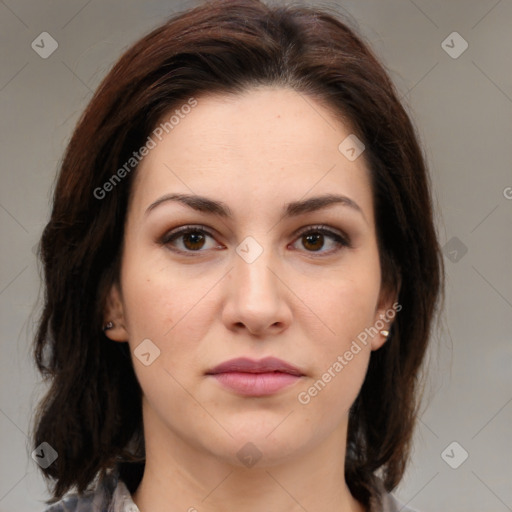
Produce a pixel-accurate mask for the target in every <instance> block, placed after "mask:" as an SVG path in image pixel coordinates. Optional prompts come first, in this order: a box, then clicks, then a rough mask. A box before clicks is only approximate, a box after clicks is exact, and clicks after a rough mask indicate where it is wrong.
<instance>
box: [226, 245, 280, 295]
mask: <svg viewBox="0 0 512 512" xmlns="http://www.w3.org/2000/svg"><path fill="white" fill-rule="evenodd" d="M236 252H237V257H236V263H235V269H234V271H235V276H234V277H235V281H236V282H237V289H238V290H239V292H240V293H243V294H244V295H245V299H246V300H250V301H252V300H255V301H256V303H257V302H258V299H262V300H263V299H264V300H265V301H266V302H267V303H268V302H269V301H272V300H273V298H274V296H275V294H276V293H277V292H278V290H277V286H276V285H277V283H276V282H275V281H276V276H275V274H274V272H271V271H270V269H271V268H272V267H273V266H275V257H274V255H273V254H272V249H271V248H270V244H269V243H265V246H264V245H263V244H262V243H260V242H258V241H257V240H256V239H255V238H253V237H247V238H246V239H245V240H244V241H242V243H240V245H239V246H238V247H237V249H236ZM240 299H243V297H240Z"/></svg>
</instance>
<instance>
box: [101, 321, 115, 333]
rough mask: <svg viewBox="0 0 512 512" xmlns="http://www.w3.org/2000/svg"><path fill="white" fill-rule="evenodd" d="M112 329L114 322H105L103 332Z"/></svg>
mask: <svg viewBox="0 0 512 512" xmlns="http://www.w3.org/2000/svg"><path fill="white" fill-rule="evenodd" d="M112 327H114V322H112V321H110V322H107V323H106V324H105V325H104V326H103V331H108V330H109V329H112Z"/></svg>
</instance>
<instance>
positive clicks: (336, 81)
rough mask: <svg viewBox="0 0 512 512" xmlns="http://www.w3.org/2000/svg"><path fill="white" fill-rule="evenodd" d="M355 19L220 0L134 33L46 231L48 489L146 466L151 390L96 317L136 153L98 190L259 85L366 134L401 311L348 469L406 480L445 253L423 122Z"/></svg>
mask: <svg viewBox="0 0 512 512" xmlns="http://www.w3.org/2000/svg"><path fill="white" fill-rule="evenodd" d="M349 25H350V24H349V23H348V21H347V20H346V19H345V18H344V17H342V16H341V15H340V14H339V13H337V12H334V11H333V10H331V9H330V8H326V7H323V8H317V7H313V6H304V5H281V6H270V5H267V4H265V3H263V2H261V1H259V0H211V1H208V2H205V3H202V4H200V5H198V6H196V7H195V8H193V9H189V10H187V11H184V12H181V13H179V14H177V15H175V16H173V17H172V18H170V19H168V20H167V21H166V22H165V23H163V24H162V25H161V26H159V27H158V28H156V29H154V30H153V31H151V32H150V33H149V34H147V35H146V36H144V37H143V38H142V39H140V40H139V41H137V42H136V43H135V44H134V45H133V46H131V47H130V48H129V49H128V50H127V51H126V52H125V53H124V54H123V55H122V56H121V58H120V59H119V60H118V62H117V63H116V64H115V65H114V66H113V67H112V69H111V70H110V72H109V73H108V74H107V76H106V77H105V78H104V79H103V81H102V83H101V84H100V85H99V87H98V89H97V90H96V92H95V94H94V96H93V97H92V99H91V101H90V102H89V104H88V106H87V107H86V109H85V111H84V112H83V114H82V116H81V117H80V119H79V121H78V123H77V126H76V128H75V130H74V132H73V135H72V137H71V139H70V142H69V144H68V146H67V148H66V151H65V154H64V157H63V160H62V162H61V166H60V171H59V175H58V180H57V183H56V186H55V190H54V196H53V204H52V211H51V216H50V219H49V222H48V223H47V225H46V227H45V229H44V231H43V234H42V237H41V240H40V245H39V258H40V262H41V264H42V268H43V271H44V290H45V295H44V304H43V309H42V313H41V316H40V318H39V323H38V330H37V333H36V336H35V340H34V346H33V350H34V358H35V362H36V365H37V368H38V370H39V371H40V372H41V374H42V375H43V377H44V378H45V380H47V381H49V383H50V387H49V389H48V390H47V393H46V395H45V396H44V397H43V398H42V399H41V401H40V402H39V404H38V407H37V411H36V415H35V419H34V421H33V426H32V432H31V434H32V440H33V446H34V448H35V447H37V446H38V445H39V444H40V443H42V442H48V443H49V444H50V445H51V446H52V447H53V448H54V449H55V450H56V451H57V453H58V458H57V460H55V461H54V462H53V463H52V464H51V465H50V466H48V467H47V468H45V469H41V471H42V473H43V475H44V477H45V478H46V480H47V481H49V480H52V481H53V483H54V488H53V490H52V496H53V498H52V499H50V500H47V503H50V502H54V501H57V500H58V499H60V498H61V497H62V496H63V495H64V494H65V492H66V491H67V490H68V489H70V488H71V487H75V488H76V489H77V490H78V492H79V493H82V492H84V491H86V490H87V489H88V487H89V486H90V485H91V484H92V483H93V481H94V480H95V479H96V478H100V477H102V476H104V475H105V474H106V472H107V471H108V470H109V469H110V468H113V467H114V466H117V467H118V468H119V469H120V471H121V476H122V478H123V479H124V481H125V482H126V483H127V485H128V487H129V489H130V490H131V491H132V492H133V491H134V490H135V489H136V487H137V485H138V483H139V482H140V480H141V478H142V473H143V470H144V457H145V451H144V439H143V434H142V409H141V398H142V391H141V388H140V385H139V383H138V381H137V378H136V376H135V373H134V370H133V366H132V361H131V357H130V353H129V348H128V344H127V343H123V344H120V343H117V342H113V341H111V340H109V339H108V338H107V337H106V336H105V335H104V333H103V331H102V328H101V327H102V320H103V316H102V314H103V308H104V305H105V300H106V296H107V292H108V290H109V289H110V288H111V286H112V285H113V284H114V283H116V282H118V279H119V269H120V258H121V248H122V242H123V230H124V221H125V216H126V211H127V204H128V198H129V194H130V190H131V184H132V183H133V178H134V175H135V173H136V167H135V168H134V169H133V171H131V172H127V173H125V175H123V180H122V182H121V183H116V184H115V186H112V187H110V189H111V190H109V194H108V197H106V198H105V199H101V198H99V197H98V195H99V194H98V192H97V191H98V190H99V189H101V188H102V187H104V184H105V183H107V182H108V181H109V180H110V179H111V178H112V176H113V175H114V174H116V172H118V170H119V169H120V168H121V166H123V164H124V163H126V162H127V161H129V160H130V158H131V157H132V156H133V152H134V150H136V149H138V148H140V147H141V146H143V144H144V143H145V141H146V140H147V138H148V136H149V135H150V133H152V130H154V129H155V126H157V123H158V122H159V121H160V120H161V118H162V116H163V115H164V114H166V113H168V112H170V111H171V109H173V108H174V107H176V106H179V105H181V104H183V103H184V102H186V101H187V99H189V98H190V97H200V96H201V95H202V94H208V93H221V94H239V93H242V92H245V91H247V90H250V88H251V87H254V86H258V85H272V86H279V87H287V88H292V89H293V90H295V91H297V92H299V93H301V94H303V95H305V96H306V97H310V98H314V99H315V100H317V101H318V102H320V103H321V104H322V105H324V106H325V107H326V108H328V109H329V111H330V112H332V113H333V114H334V115H335V116H336V117H337V119H340V120H343V121H344V122H347V121H348V122H349V123H350V126H351V129H352V131H353V133H355V134H356V135H357V137H358V138H359V139H360V140H361V141H363V143H364V144H365V146H366V150H365V158H366V161H367V164H368V167H369V171H370V174H371V183H372V194H373V200H374V206H375V219H376V228H377V238H378V245H379V255H380V262H381V268H382V276H383V277H382V279H383V283H382V284H383V285H384V286H389V287H392V288H393V289H396V290H398V289H399V295H398V302H399V303H400V305H402V310H401V311H400V313H399V314H398V315H397V316H396V318H395V321H394V323H393V325H392V328H391V331H390V336H389V339H388V340H387V342H386V343H385V344H384V345H383V346H382V347H381V348H380V349H379V350H377V351H375V352H372V354H371V358H370V363H369V367H368V371H367V375H366V378H365V381H364V383H363V385H362V387H361V390H360V392H359V394H358V396H357V398H356V400H355V402H354V404H353V406H352V407H351V410H350V415H349V425H348V438H347V450H346V459H345V477H346V480H347V485H348V486H349V489H350V491H351V493H352V494H353V496H354V497H355V498H356V499H358V500H359V501H361V502H362V503H363V504H366V505H367V504H368V503H369V502H370V499H372V497H373V496H377V497H378V496H379V493H380V492H381V491H379V489H380V487H379V485H378V479H379V478H381V479H382V482H383V484H384V488H385V489H386V490H387V491H391V490H393V489H394V488H395V487H396V486H397V485H398V483H399V482H400V480H401V479H402V477H403V474H404V471H405V468H406V464H407V462H408V459H409V456H410V448H411V439H412V434H413V429H414V425H415V421H416V416H417V413H418V405H419V399H418V398H419V395H420V393H419V391H420V387H419V384H420V381H419V379H418V375H419V373H420V370H421V366H422V362H423V360H424V356H425V353H426V349H427V346H428V341H429V339H430V336H431V331H432V325H433V320H434V318H435V316H436V312H437V310H438V309H439V303H440V299H441V297H442V291H443V281H444V269H443V260H442V256H441V251H440V248H439V244H438V239H437V235H436V230H435V225H434V218H433V217H434V215H433V204H432V198H431V192H430V188H431V185H430V181H429V176H428V171H427V167H426V162H425V157H424V156H423V154H422V150H421V147H420V144H419V142H418V136H417V134H416V131H415V128H414V126H413V124H412V122H411V119H410V118H409V116H408V114H407V113H406V111H405V108H404V107H403V105H402V104H401V102H400V100H399V95H398V93H397V91H396V89H395V87H394V85H393V84H392V82H391V80H390V78H389V76H388V74H387V72H386V71H385V69H384V66H383V65H382V64H381V63H380V62H379V60H378V59H377V58H376V56H375V54H374V53H373V52H372V50H371V49H370V47H369V45H368V44H367V43H365V42H364V39H363V37H362V36H360V35H358V34H357V31H356V29H354V28H351V27H350V26H349ZM125 169H126V168H125ZM118 175H119V174H118ZM95 191H96V192H95ZM378 474H379V475H380V476H377V475H378Z"/></svg>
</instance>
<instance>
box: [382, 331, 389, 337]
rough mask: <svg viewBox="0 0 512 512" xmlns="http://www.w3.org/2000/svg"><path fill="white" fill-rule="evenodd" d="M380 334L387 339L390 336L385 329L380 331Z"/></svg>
mask: <svg viewBox="0 0 512 512" xmlns="http://www.w3.org/2000/svg"><path fill="white" fill-rule="evenodd" d="M380 333H381V334H382V336H384V337H385V338H387V337H388V336H389V331H386V330H385V329H383V330H382V331H380Z"/></svg>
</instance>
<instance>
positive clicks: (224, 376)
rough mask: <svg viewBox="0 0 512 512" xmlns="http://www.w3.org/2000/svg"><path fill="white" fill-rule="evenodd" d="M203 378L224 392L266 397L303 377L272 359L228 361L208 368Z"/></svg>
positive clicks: (300, 373) (295, 370)
mask: <svg viewBox="0 0 512 512" xmlns="http://www.w3.org/2000/svg"><path fill="white" fill-rule="evenodd" d="M206 375H208V376H210V377H212V378H213V379H214V380H215V381H217V382H218V383H219V384H220V385H221V386H222V387H223V388H224V389H227V390H229V391H231V392H234V393H236V394H238V395H243V396H251V397H258V396H260V397H261V396H267V395H272V394H275V393H277V392H278V391H280V390H282V389H284V388H287V387H289V386H291V385H293V384H295V383H297V382H298V381H299V380H300V379H301V377H303V376H304V374H303V373H302V372H301V370H299V368H297V367H295V366H293V365H292V364H290V363H287V362H286V361H283V360H281V359H277V358H275V357H266V358H264V359H261V360H259V361H254V360H252V359H248V358H244V357H242V358H238V359H231V360H229V361H225V362H224V363H221V364H219V365H217V366H215V368H212V369H211V370H209V371H208V372H206Z"/></svg>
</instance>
